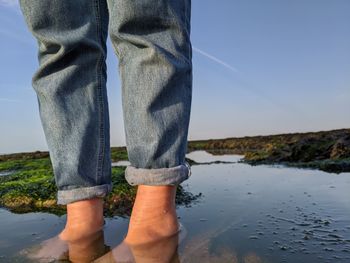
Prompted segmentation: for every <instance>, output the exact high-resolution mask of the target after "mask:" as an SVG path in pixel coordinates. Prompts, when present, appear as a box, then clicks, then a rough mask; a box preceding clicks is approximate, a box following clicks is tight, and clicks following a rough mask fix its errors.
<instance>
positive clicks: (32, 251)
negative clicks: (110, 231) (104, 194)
mask: <svg viewBox="0 0 350 263" xmlns="http://www.w3.org/2000/svg"><path fill="white" fill-rule="evenodd" d="M103 223H104V220H103V200H102V199H99V198H94V199H89V200H83V201H78V202H74V203H71V204H68V205H67V222H66V226H65V228H64V229H63V230H62V232H61V233H60V234H58V235H57V236H55V237H53V238H50V239H47V240H45V241H43V242H42V243H41V244H40V245H39V246H36V247H32V248H29V249H25V250H23V251H21V252H20V254H21V255H22V256H26V257H28V258H30V259H33V260H36V262H52V260H59V259H65V258H67V256H68V254H71V253H73V254H72V255H76V254H77V253H75V252H74V251H78V250H81V249H82V248H84V247H85V248H86V247H91V244H92V243H94V244H97V243H99V246H98V249H99V250H100V243H101V242H100V241H98V242H97V240H99V238H98V237H99V236H101V234H100V232H101V231H102V228H103ZM96 242H97V243H96ZM78 243H79V245H77V244H78ZM72 249H73V250H72ZM68 252H69V253H68ZM102 253H103V252H102ZM100 255H101V253H100V254H99V255H98V256H100Z"/></svg>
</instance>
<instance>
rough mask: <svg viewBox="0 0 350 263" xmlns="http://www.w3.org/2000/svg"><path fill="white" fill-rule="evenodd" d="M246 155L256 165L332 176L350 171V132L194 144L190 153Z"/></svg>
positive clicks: (249, 161)
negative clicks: (326, 173) (308, 170)
mask: <svg viewBox="0 0 350 263" xmlns="http://www.w3.org/2000/svg"><path fill="white" fill-rule="evenodd" d="M194 150H205V151H207V152H210V153H212V154H222V153H224V152H226V153H232V154H241V155H244V159H243V160H242V161H243V162H245V163H249V164H252V165H258V164H283V165H286V166H292V167H301V168H313V169H319V170H322V171H326V172H331V173H341V172H350V129H339V130H331V131H319V132H308V133H287V134H278V135H267V136H250V137H248V136H247V137H241V138H225V139H212V140H199V141H190V142H189V144H188V151H189V152H191V151H194Z"/></svg>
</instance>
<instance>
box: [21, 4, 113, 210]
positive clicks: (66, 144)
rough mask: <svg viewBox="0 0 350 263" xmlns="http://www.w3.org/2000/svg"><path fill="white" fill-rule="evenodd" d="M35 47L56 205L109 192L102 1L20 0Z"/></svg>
mask: <svg viewBox="0 0 350 263" xmlns="http://www.w3.org/2000/svg"><path fill="white" fill-rule="evenodd" d="M20 5H21V10H22V13H23V15H24V18H25V21H26V23H27V26H28V28H29V30H30V31H31V33H32V34H33V36H34V37H35V38H36V40H37V42H38V60H39V68H38V70H37V71H36V72H35V74H34V76H33V79H32V85H33V88H34V90H35V92H36V94H37V99H38V105H39V113H40V118H41V122H42V126H43V130H44V133H45V137H46V141H47V144H48V148H49V151H50V158H51V162H52V165H53V170H54V174H55V180H56V185H57V188H58V193H57V199H58V203H59V204H68V203H71V202H75V201H79V200H83V199H89V198H93V197H103V196H105V195H106V194H107V193H109V192H110V190H111V160H110V141H109V113H108V103H107V93H106V64H105V59H106V38H107V35H108V19H109V17H108V8H107V3H106V1H105V0H103V1H99V0H72V1H71V0H51V1H47V0H20Z"/></svg>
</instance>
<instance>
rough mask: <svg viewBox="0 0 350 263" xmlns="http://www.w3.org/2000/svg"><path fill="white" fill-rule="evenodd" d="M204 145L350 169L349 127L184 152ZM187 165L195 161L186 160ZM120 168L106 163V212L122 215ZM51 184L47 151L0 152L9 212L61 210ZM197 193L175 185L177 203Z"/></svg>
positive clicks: (130, 195) (116, 156)
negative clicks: (108, 176) (109, 186)
mask: <svg viewBox="0 0 350 263" xmlns="http://www.w3.org/2000/svg"><path fill="white" fill-rule="evenodd" d="M196 150H205V151H207V152H209V153H212V154H214V155H216V154H224V153H230V154H239V155H244V158H243V159H242V162H245V163H248V164H251V165H259V164H283V165H286V166H291V167H301V168H312V169H319V170H323V171H326V172H332V173H341V172H350V129H339V130H331V131H320V132H308V133H289V134H279V135H268V136H249V137H248V136H247V137H241V138H225V139H210V140H197V141H189V142H188V149H187V152H188V153H189V152H192V151H196ZM111 159H112V161H113V162H118V161H124V160H128V156H127V150H126V147H112V148H111ZM187 161H188V162H189V163H190V164H191V165H196V162H194V161H192V160H189V159H187ZM124 170H125V167H113V168H112V182H113V189H112V193H111V194H110V195H108V197H106V199H105V200H106V202H105V214H106V215H107V216H115V215H118V216H125V215H126V216H128V215H129V213H130V211H131V208H132V205H133V201H134V198H135V194H136V187H133V186H130V185H129V184H128V183H127V182H126V180H125V178H124ZM56 192H57V189H56V186H55V181H54V176H53V171H52V166H51V161H50V158H49V153H48V152H41V151H36V152H26V153H14V154H5V155H0V206H1V207H4V208H7V209H9V210H10V211H12V212H17V213H25V212H33V211H47V212H52V213H55V214H64V213H65V206H61V205H57V203H56ZM200 197H201V193H198V194H197V195H193V194H192V193H189V192H187V191H185V190H184V189H183V188H182V187H181V185H180V186H179V187H178V193H177V199H176V203H177V205H185V206H189V205H191V203H193V202H196V200H197V199H199V198H200Z"/></svg>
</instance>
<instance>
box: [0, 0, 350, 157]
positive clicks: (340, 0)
mask: <svg viewBox="0 0 350 263" xmlns="http://www.w3.org/2000/svg"><path fill="white" fill-rule="evenodd" d="M349 13H350V1H348V0H332V1H331V0H264V1H261V0H241V1H236V0H220V1H214V0H192V31H191V39H192V45H193V74H194V76H193V77H194V79H193V99H192V110H191V121H190V130H189V140H195V139H209V138H225V137H236V136H251V135H267V134H278V133H290V132H306V131H319V130H330V129H338V128H349V127H350V116H349V114H350V26H349V25H350V16H349ZM0 37H1V41H0V50H1V51H0V58H1V59H0V68H1V78H0V123H1V126H0V127H1V128H0V153H11V152H21V151H34V150H47V145H46V141H45V137H44V133H43V130H42V127H41V123H40V118H39V111H38V104H37V99H36V94H35V92H34V90H33V89H32V87H31V78H32V75H33V74H34V72H35V70H36V68H37V66H38V62H37V47H36V42H35V40H34V39H33V37H32V36H31V34H30V33H29V32H28V30H27V28H26V25H25V23H24V20H23V17H22V15H21V13H20V10H19V7H18V5H17V4H16V1H12V0H0ZM108 41H109V40H108ZM107 65H108V87H107V88H108V96H109V107H110V119H111V145H112V146H119V145H125V135H124V127H123V117H122V107H121V90H120V80H119V76H118V71H117V65H118V61H117V59H116V56H115V55H114V53H113V50H112V48H111V45H110V42H108V61H107Z"/></svg>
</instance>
